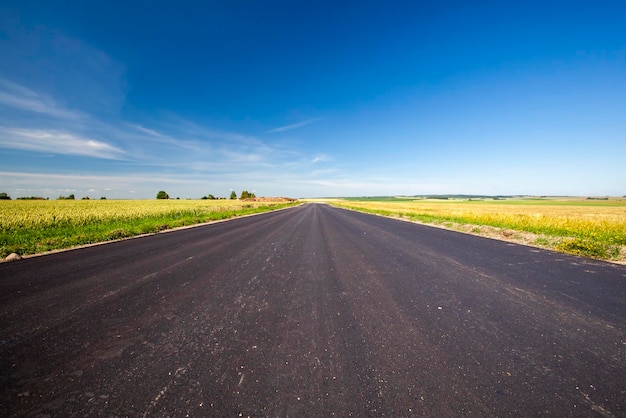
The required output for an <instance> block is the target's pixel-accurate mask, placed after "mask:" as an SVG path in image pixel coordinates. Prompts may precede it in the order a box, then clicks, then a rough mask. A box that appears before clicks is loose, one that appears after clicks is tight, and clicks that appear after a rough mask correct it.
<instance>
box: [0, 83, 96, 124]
mask: <svg viewBox="0 0 626 418" xmlns="http://www.w3.org/2000/svg"><path fill="white" fill-rule="evenodd" d="M0 106H4V107H9V108H12V109H17V110H21V111H26V112H33V113H40V114H45V115H49V116H53V117H57V118H63V119H67V118H69V119H77V118H80V117H82V116H84V115H83V114H82V113H81V112H78V111H72V110H69V109H66V108H64V107H63V106H61V105H59V104H58V103H56V102H55V101H54V100H53V99H52V98H50V97H48V96H46V95H43V94H40V93H37V92H35V91H34V90H31V89H29V88H27V87H24V86H22V85H20V84H17V83H14V82H12V81H9V80H6V79H0Z"/></svg>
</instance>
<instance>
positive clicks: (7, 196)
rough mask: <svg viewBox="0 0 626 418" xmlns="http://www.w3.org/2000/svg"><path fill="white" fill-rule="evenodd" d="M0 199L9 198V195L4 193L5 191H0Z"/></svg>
mask: <svg viewBox="0 0 626 418" xmlns="http://www.w3.org/2000/svg"><path fill="white" fill-rule="evenodd" d="M0 200H11V196H9V195H8V194H6V193H5V192H2V193H0Z"/></svg>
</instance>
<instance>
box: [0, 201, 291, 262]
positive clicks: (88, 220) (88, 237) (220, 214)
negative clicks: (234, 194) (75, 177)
mask: <svg viewBox="0 0 626 418" xmlns="http://www.w3.org/2000/svg"><path fill="white" fill-rule="evenodd" d="M290 205H291V204H285V203H270V202H248V201H240V200H51V201H48V200H5V201H0V257H3V256H6V255H7V254H9V253H11V252H16V253H19V254H22V255H23V254H33V253H39V252H43V251H48V250H52V249H57V248H67V247H70V246H73V245H79V244H87V243H94V242H100V241H105V240H109V239H117V238H124V237H129V236H133V235H138V234H142V233H150V232H158V231H160V230H163V229H168V228H172V227H177V226H182V225H190V224H195V223H200V222H206V221H210V220H216V219H226V218H230V217H232V216H237V215H241V214H246V213H254V212H262V211H267V210H271V209H277V208H280V207H285V206H290Z"/></svg>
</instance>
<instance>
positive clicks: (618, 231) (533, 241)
mask: <svg viewBox="0 0 626 418" xmlns="http://www.w3.org/2000/svg"><path fill="white" fill-rule="evenodd" d="M329 203H331V204H333V205H336V206H340V207H345V208H349V209H355V210H360V211H364V212H369V213H376V214H380V215H385V216H393V217H400V218H405V219H409V220H413V221H417V222H422V223H428V224H433V225H436V226H443V227H448V228H452V229H457V230H460V231H463V232H468V233H474V234H477V235H487V236H491V237H495V238H501V239H507V240H511V241H518V242H522V243H525V244H530V245H534V246H538V247H543V248H548V249H553V250H557V251H561V252H565V253H570V254H575V255H582V256H587V257H593V258H599V259H606V260H611V261H618V262H625V261H626V199H610V200H587V199H564V198H562V199H555V198H553V199H502V200H493V199H490V200H467V199H465V200H461V199H451V200H444V199H415V200H413V199H407V198H395V199H389V198H385V199H367V198H364V199H341V200H332V201H329Z"/></svg>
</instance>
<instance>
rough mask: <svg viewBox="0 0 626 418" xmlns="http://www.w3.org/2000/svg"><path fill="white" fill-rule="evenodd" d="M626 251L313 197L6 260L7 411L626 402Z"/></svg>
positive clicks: (496, 409)
mask: <svg viewBox="0 0 626 418" xmlns="http://www.w3.org/2000/svg"><path fill="white" fill-rule="evenodd" d="M625 274H626V267H624V266H617V265H613V264H609V263H603V262H599V261H590V260H584V259H581V258H577V257H570V256H565V255H563V254H555V253H552V252H549V251H537V250H536V249H530V248H527V247H523V246H519V245H515V246H510V245H508V244H506V243H501V242H497V241H493V240H489V239H483V238H479V237H475V236H469V235H463V234H459V233H455V232H451V231H445V230H441V229H437V228H429V227H427V226H423V225H416V224H410V223H406V222H400V221H397V220H393V219H386V218H381V217H377V216H371V215H367V214H362V213H357V212H351V211H347V210H343V209H338V208H333V207H330V206H328V205H324V204H305V205H301V206H298V207H294V208H291V209H287V210H283V211H279V212H273V213H267V214H263V215H257V216H254V217H249V218H241V219H235V220H232V221H228V222H222V223H218V224H213V225H207V226H202V227H197V228H192V229H187V230H181V231H176V232H172V233H168V234H157V235H154V236H149V237H142V238H138V239H134V240H128V241H121V242H116V243H111V244H107V245H102V246H98V247H90V248H83V249H79V250H74V251H68V252H63V253H57V254H51V255H48V256H44V257H34V258H29V259H24V260H21V261H19V262H14V263H3V264H0V376H1V377H0V379H1V380H0V381H1V382H2V383H1V388H0V415H2V416H22V415H28V416H31V415H38V414H41V415H50V416H68V415H72V414H74V415H83V416H85V415H96V416H98V415H128V416H184V415H191V416H237V415H239V414H241V415H242V416H330V415H337V416H349V415H353V416H383V415H385V416H424V415H426V416H459V415H468V416H503V415H513V416H537V415H549V416H563V415H568V416H594V415H595V416H623V415H625V414H626V400H625V399H626V397H624V393H625V391H626V383H625V381H624V378H623V376H625V375H626V344H625V335H626V295H625V294H624V293H625V290H624V289H625V286H624V277H625Z"/></svg>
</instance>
